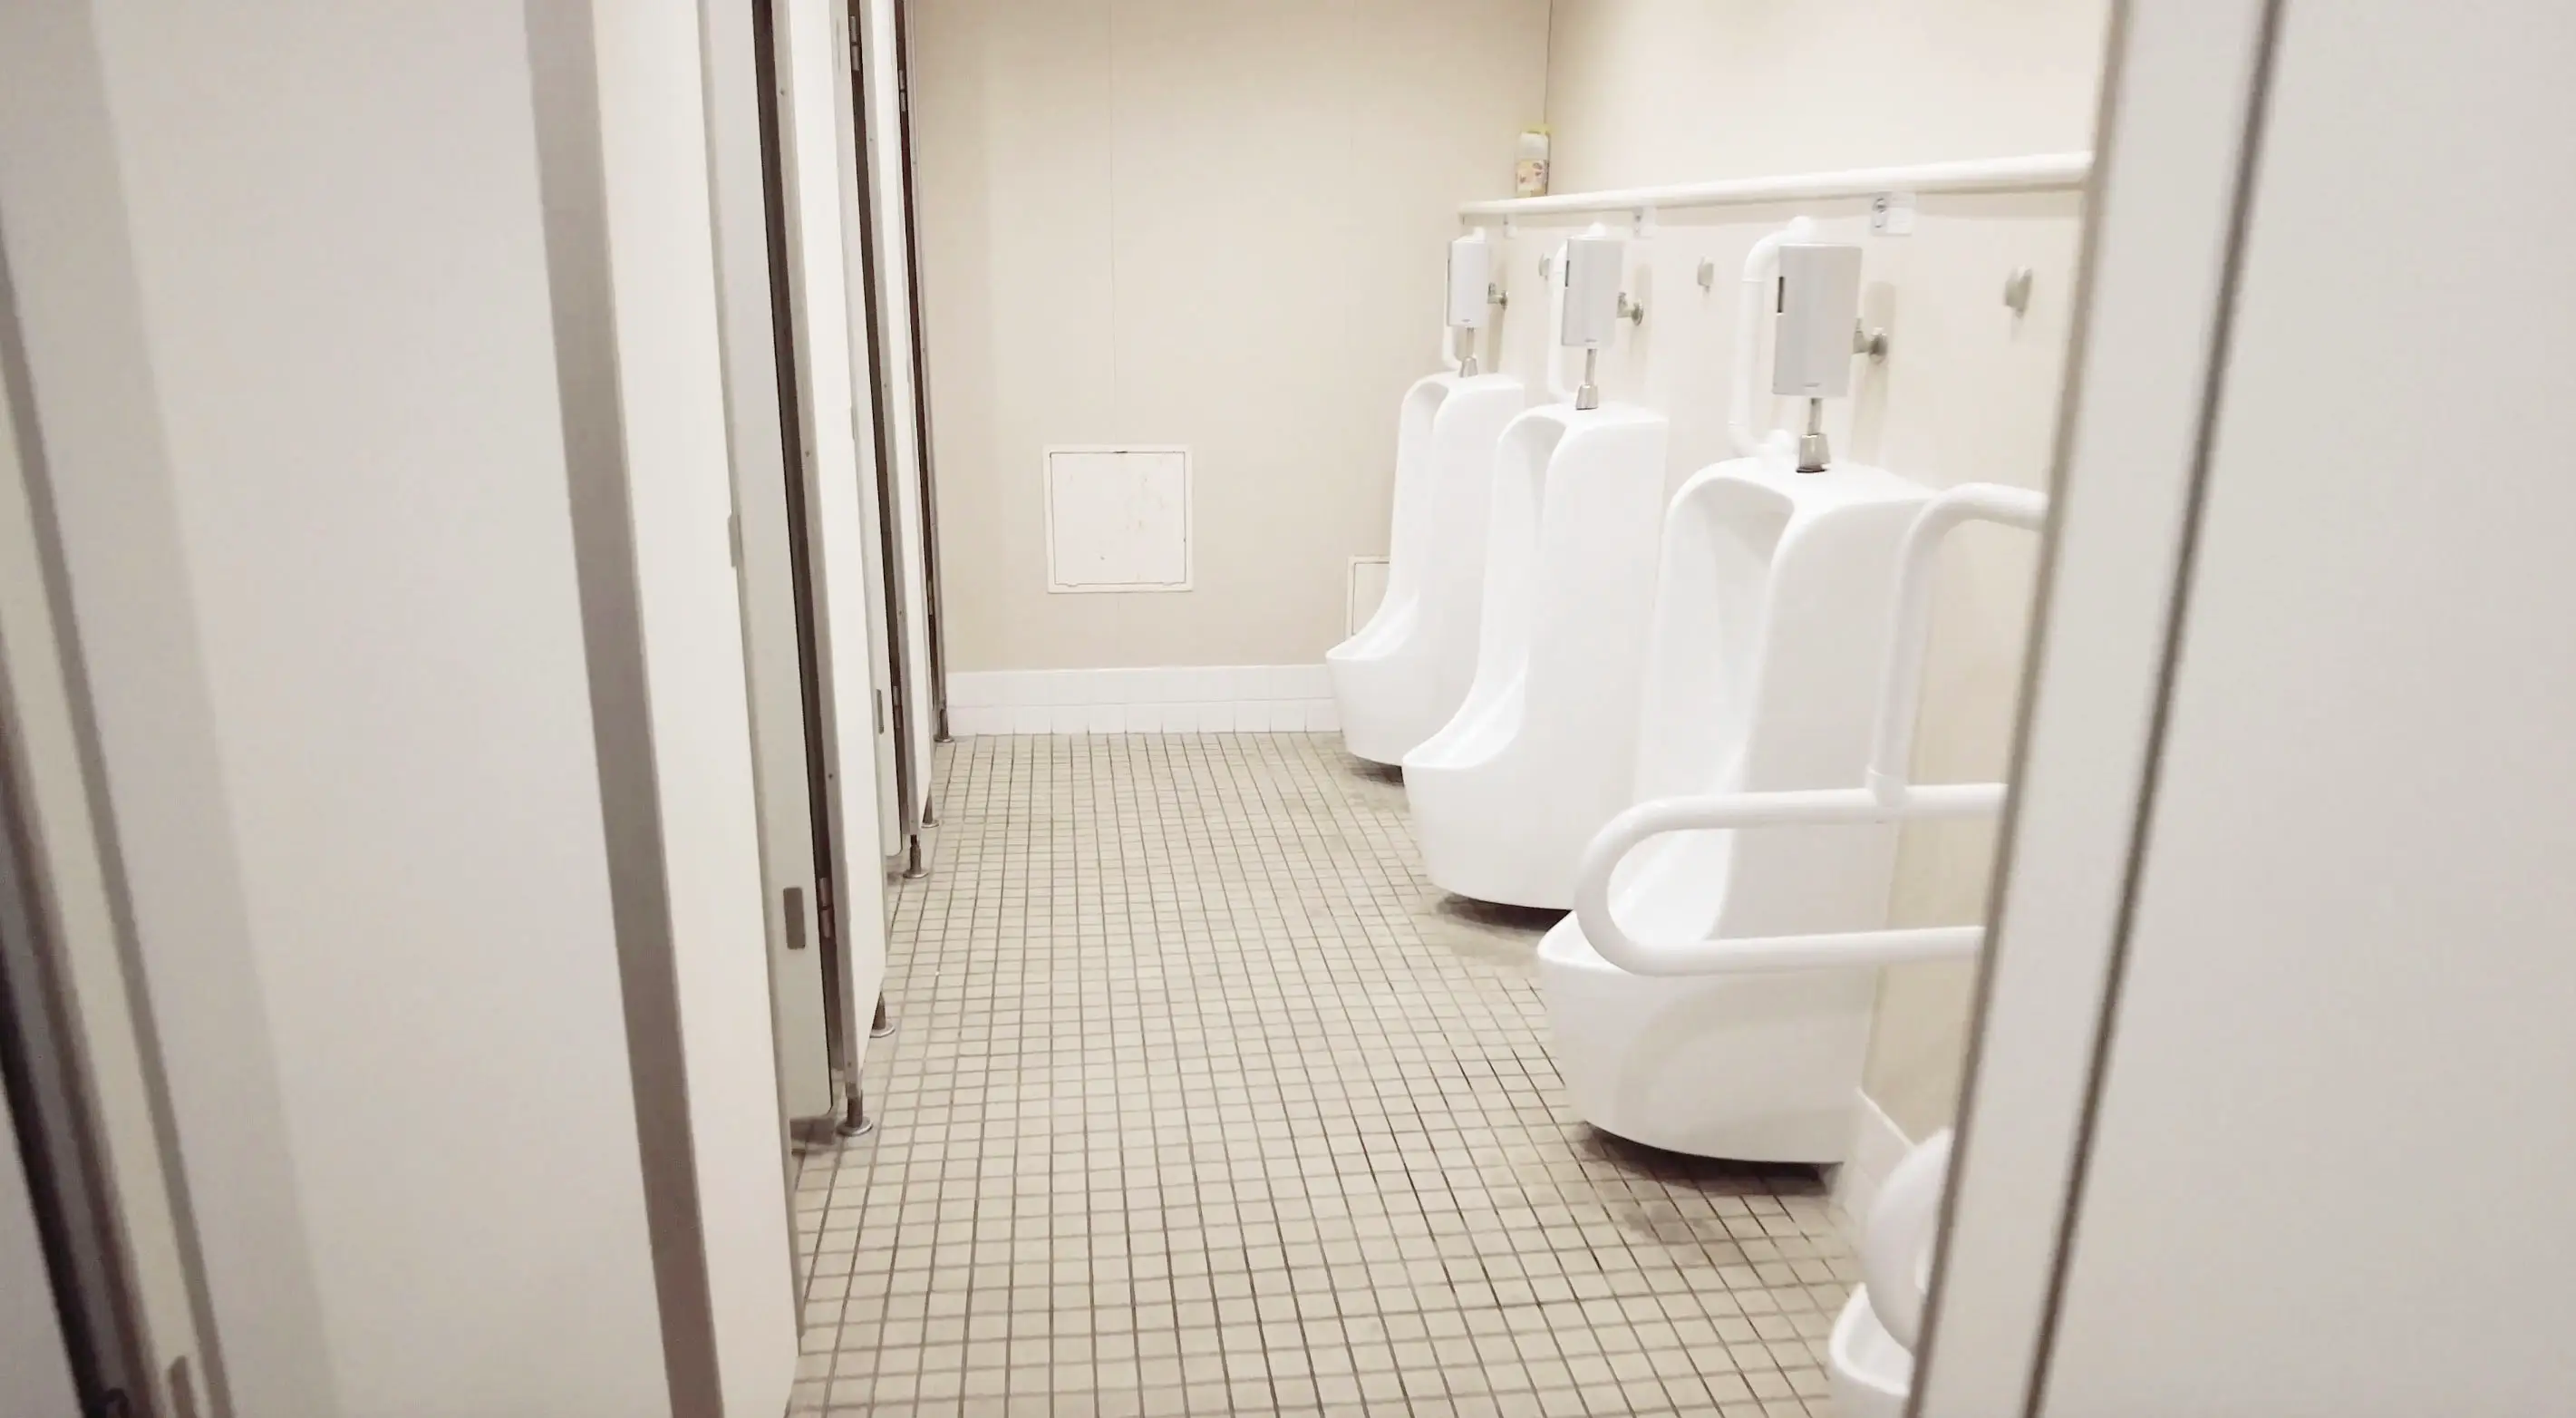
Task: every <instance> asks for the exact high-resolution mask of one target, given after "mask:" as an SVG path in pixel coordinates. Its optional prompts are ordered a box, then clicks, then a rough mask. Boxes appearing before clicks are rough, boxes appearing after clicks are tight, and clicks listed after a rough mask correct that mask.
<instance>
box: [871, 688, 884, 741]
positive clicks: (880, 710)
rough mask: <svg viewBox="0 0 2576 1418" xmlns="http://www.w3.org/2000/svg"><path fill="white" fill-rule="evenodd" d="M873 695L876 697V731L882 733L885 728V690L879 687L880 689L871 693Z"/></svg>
mask: <svg viewBox="0 0 2576 1418" xmlns="http://www.w3.org/2000/svg"><path fill="white" fill-rule="evenodd" d="M873 697H874V698H875V699H876V702H877V732H878V733H884V732H885V731H886V730H885V691H884V690H882V689H880V690H876V691H874V695H873Z"/></svg>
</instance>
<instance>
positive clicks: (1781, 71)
mask: <svg viewBox="0 0 2576 1418" xmlns="http://www.w3.org/2000/svg"><path fill="white" fill-rule="evenodd" d="M1553 9H1554V19H1553V21H1552V23H1551V25H1550V33H1549V43H1548V96H1547V97H1548V118H1549V121H1550V122H1551V124H1552V125H1553V126H1554V127H1555V129H1556V144H1555V154H1554V156H1555V165H1556V182H1555V187H1556V190H1558V191H1560V192H1572V191H1579V190H1587V189H1591V190H1597V189H1599V188H1604V187H1626V186H1635V185H1639V184H1643V183H1654V182H1686V181H1692V180H1697V179H1704V178H1716V177H1753V176H1761V175H1765V174H1772V173H1793V172H1824V171H1831V170H1833V169H1837V168H1854V167H1883V166H1887V165H1890V164H1896V163H1918V162H1938V161H1944V160H1949V159H1956V158H1987V157H2007V156H2011V155H2014V154H2019V153H2047V152H2072V151H2074V150H2076V149H2080V148H2083V147H2086V146H2088V145H2089V144H2090V143H2091V141H2092V136H2091V135H2092V131H2093V95H2094V92H2095V85H2096V78H2097V74H2098V71H2099V70H2100V68H2101V59H2102V52H2103V38H2104V36H2103V27H2104V24H2105V21H2106V19H2107V17H2108V14H2109V9H2110V7H2109V5H2108V4H2107V3H2106V0H1556V4H1555V6H1554V7H1553Z"/></svg>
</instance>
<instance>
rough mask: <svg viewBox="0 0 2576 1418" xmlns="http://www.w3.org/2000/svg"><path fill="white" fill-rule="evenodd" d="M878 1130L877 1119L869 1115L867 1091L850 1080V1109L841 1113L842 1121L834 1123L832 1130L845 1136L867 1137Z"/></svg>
mask: <svg viewBox="0 0 2576 1418" xmlns="http://www.w3.org/2000/svg"><path fill="white" fill-rule="evenodd" d="M876 1130H877V1120H876V1119H874V1118H872V1117H869V1116H868V1095H867V1091H866V1090H865V1089H863V1088H861V1087H860V1086H859V1084H858V1081H857V1080H855V1079H853V1080H851V1082H850V1105H849V1109H848V1111H846V1112H844V1113H843V1114H842V1115H841V1120H840V1122H838V1123H836V1124H834V1125H833V1127H832V1131H834V1132H836V1133H839V1134H840V1135H841V1136H843V1137H865V1136H867V1135H868V1134H869V1133H872V1132H875V1131H876Z"/></svg>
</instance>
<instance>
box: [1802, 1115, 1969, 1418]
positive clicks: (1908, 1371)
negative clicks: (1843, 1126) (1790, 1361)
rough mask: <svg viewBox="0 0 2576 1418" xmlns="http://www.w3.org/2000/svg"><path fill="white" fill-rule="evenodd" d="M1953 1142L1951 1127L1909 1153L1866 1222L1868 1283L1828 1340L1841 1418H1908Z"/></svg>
mask: <svg viewBox="0 0 2576 1418" xmlns="http://www.w3.org/2000/svg"><path fill="white" fill-rule="evenodd" d="M1950 1143H1951V1134H1950V1131H1949V1130H1948V1129H1946V1128H1944V1129H1943V1130H1941V1131H1940V1132H1937V1133H1934V1134H1933V1135H1932V1136H1931V1137H1930V1138H1928V1139H1926V1140H1925V1141H1924V1142H1922V1143H1921V1144H1920V1145H1918V1146H1916V1147H1915V1149H1914V1150H1913V1151H1911V1152H1909V1153H1907V1154H1905V1160H1904V1161H1902V1162H1899V1163H1897V1164H1896V1170H1895V1171H1893V1172H1890V1173H1889V1174H1888V1176H1887V1180H1886V1181H1885V1182H1884V1183H1882V1184H1881V1185H1880V1188H1879V1193H1878V1200H1877V1201H1876V1202H1875V1203H1874V1204H1872V1205H1871V1207H1870V1209H1869V1215H1868V1216H1867V1217H1866V1218H1864V1222H1863V1229H1862V1235H1861V1246H1860V1263H1861V1275H1862V1281H1861V1283H1860V1284H1859V1285H1857V1286H1854V1287H1853V1288H1852V1293H1851V1298H1850V1299H1849V1300H1846V1301H1844V1302H1843V1310H1842V1313H1841V1314H1840V1315H1838V1316H1836V1317H1835V1319H1834V1329H1833V1334H1832V1337H1831V1338H1829V1339H1827V1340H1826V1341H1825V1361H1826V1365H1827V1367H1828V1369H1829V1370H1830V1372H1831V1375H1832V1383H1833V1394H1834V1418H1905V1400H1906V1399H1907V1398H1909V1397H1911V1396H1912V1394H1913V1391H1914V1346H1915V1345H1916V1344H1917V1343H1918V1342H1919V1341H1920V1340H1921V1337H1922V1330H1923V1302H1924V1297H1925V1295H1926V1293H1927V1292H1929V1291H1930V1289H1931V1288H1932V1274H1931V1271H1932V1232H1933V1228H1934V1226H1935V1225H1936V1224H1937V1223H1938V1222H1939V1220H1940V1215H1941V1193H1942V1191H1943V1190H1944V1189H1945V1188H1946V1187H1947V1185H1948V1183H1949V1179H1950Z"/></svg>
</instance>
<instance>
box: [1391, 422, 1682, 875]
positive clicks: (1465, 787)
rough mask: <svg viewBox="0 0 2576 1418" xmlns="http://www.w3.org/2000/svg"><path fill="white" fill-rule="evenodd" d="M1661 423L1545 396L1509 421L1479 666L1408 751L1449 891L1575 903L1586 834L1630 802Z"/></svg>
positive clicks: (1417, 820) (1435, 862)
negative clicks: (1459, 696)
mask: <svg viewBox="0 0 2576 1418" xmlns="http://www.w3.org/2000/svg"><path fill="white" fill-rule="evenodd" d="M1669 427H1670V425H1669V424H1668V422H1667V421H1666V420H1665V418H1664V416H1663V415H1661V414H1657V413H1651V412H1649V411H1647V410H1644V409H1639V408H1633V407H1625V406H1618V405H1613V406H1609V407H1605V408H1600V409H1591V410H1577V409H1574V408H1572V407H1570V406H1568V405H1565V404H1549V405H1545V406H1543V407H1540V408H1535V409H1531V410H1530V411H1528V412H1527V413H1524V414H1522V415H1521V416H1520V417H1518V418H1516V419H1514V420H1513V421H1512V422H1511V425H1510V426H1509V427H1508V428H1506V429H1505V430H1504V431H1503V435H1502V443H1501V447H1500V449H1499V450H1498V452H1497V453H1496V457H1495V470H1494V481H1493V506H1492V513H1491V517H1490V520H1489V523H1488V535H1487V541H1486V552H1485V584H1484V607H1483V616H1482V624H1481V627H1480V629H1479V633H1478V636H1477V647H1476V672H1475V677H1474V680H1473V681H1472V683H1471V684H1470V686H1469V688H1468V690H1467V697H1466V700H1465V702H1464V703H1463V704H1461V705H1460V706H1459V709H1458V712H1457V714H1456V715H1455V716H1454V717H1452V718H1451V719H1450V720H1449V722H1448V723H1447V725H1446V726H1444V727H1443V728H1442V729H1441V730H1440V731H1439V732H1438V733H1436V734H1434V735H1432V736H1431V737H1430V738H1429V739H1428V740H1426V741H1424V742H1423V743H1422V744H1421V745H1420V746H1419V747H1417V748H1415V749H1414V750H1413V751H1412V752H1410V753H1407V754H1405V755H1404V758H1403V764H1404V782H1405V791H1406V796H1407V798H1408V799H1409V801H1410V803H1411V805H1412V809H1413V827H1414V835H1415V837H1416V838H1417V839H1418V840H1419V842H1420V844H1421V847H1422V858H1423V865H1424V869H1425V871H1426V872H1427V873H1428V874H1429V875H1430V877H1431V880H1432V881H1433V882H1435V883H1437V884H1438V885H1439V886H1441V887H1442V888H1444V889H1446V890H1449V891H1454V892H1456V893H1458V894H1459V895H1461V896H1468V897H1473V898H1475V899H1477V900H1480V901H1495V902H1502V903H1504V904H1508V905H1514V906H1537V907H1553V908H1558V909H1563V908H1565V907H1568V906H1570V905H1571V904H1572V903H1573V900H1574V873H1575V867H1576V864H1577V862H1578V860H1579V859H1580V857H1581V855H1582V852H1583V847H1584V844H1585V843H1586V842H1589V841H1590V840H1591V838H1592V834H1593V833H1594V832H1595V831H1597V830H1598V829H1599V828H1600V826H1601V825H1602V824H1603V823H1604V822H1607V821H1608V820H1609V819H1610V817H1611V815H1612V814H1614V813H1616V812H1617V811H1619V810H1620V809H1621V808H1623V807H1625V806H1627V804H1628V797H1629V791H1630V786H1631V784H1632V782H1633V779H1634V775H1635V771H1636V770H1635V765H1636V744H1637V722H1638V720H1637V702H1638V698H1637V697H1638V693H1639V689H1640V685H1641V683H1642V680H1643V676H1644V672H1645V665H1646V642H1647V636H1648V629H1649V625H1650V623H1651V620H1652V616H1653V605H1654V594H1655V559H1656V555H1657V551H1656V543H1657V528H1658V526H1659V525H1660V523H1661V521H1662V515H1663V505H1664V495H1663V488H1664V451H1665V444H1666V438H1667V434H1668V430H1669Z"/></svg>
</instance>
